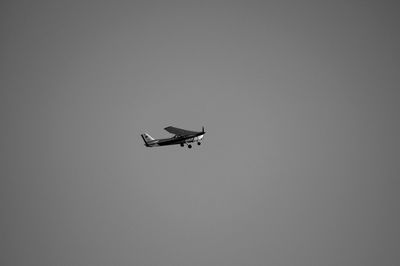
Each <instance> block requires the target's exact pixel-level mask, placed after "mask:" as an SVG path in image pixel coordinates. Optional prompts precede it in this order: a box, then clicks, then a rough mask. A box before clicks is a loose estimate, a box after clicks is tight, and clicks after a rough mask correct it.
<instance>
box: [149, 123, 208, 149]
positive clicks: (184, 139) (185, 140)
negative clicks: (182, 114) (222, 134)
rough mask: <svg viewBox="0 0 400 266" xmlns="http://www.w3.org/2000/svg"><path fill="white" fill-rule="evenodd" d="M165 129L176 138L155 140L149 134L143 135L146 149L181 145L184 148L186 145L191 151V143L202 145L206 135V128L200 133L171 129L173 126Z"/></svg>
mask: <svg viewBox="0 0 400 266" xmlns="http://www.w3.org/2000/svg"><path fill="white" fill-rule="evenodd" d="M164 129H165V130H166V131H168V132H169V133H171V134H174V136H173V137H172V138H166V139H154V138H152V137H151V136H150V135H149V134H147V133H144V134H141V136H142V139H143V141H144V145H145V146H146V147H155V146H166V145H176V144H179V145H181V147H183V146H184V145H185V144H187V146H188V148H189V149H191V148H192V145H191V144H189V143H192V142H197V145H200V144H201V140H202V139H203V137H204V134H205V133H206V132H205V131H204V127H203V129H202V131H199V132H196V131H190V130H186V129H181V128H177V127H171V126H169V127H166V128H164Z"/></svg>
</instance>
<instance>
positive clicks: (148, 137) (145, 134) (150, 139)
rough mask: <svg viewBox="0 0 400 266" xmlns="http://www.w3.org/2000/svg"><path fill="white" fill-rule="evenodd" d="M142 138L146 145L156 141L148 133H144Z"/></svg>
mask: <svg viewBox="0 0 400 266" xmlns="http://www.w3.org/2000/svg"><path fill="white" fill-rule="evenodd" d="M141 136H142V139H143V141H144V143H145V144H146V145H148V144H149V142H152V141H153V140H154V138H153V137H152V136H150V135H149V134H147V133H144V134H142V135H141Z"/></svg>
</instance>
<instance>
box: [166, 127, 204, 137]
mask: <svg viewBox="0 0 400 266" xmlns="http://www.w3.org/2000/svg"><path fill="white" fill-rule="evenodd" d="M164 129H165V130H166V131H168V132H169V133H171V134H174V135H177V136H187V135H194V134H197V133H198V132H194V131H190V130H185V129H181V128H177V127H171V126H169V127H166V128H164Z"/></svg>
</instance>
